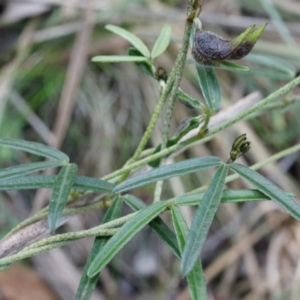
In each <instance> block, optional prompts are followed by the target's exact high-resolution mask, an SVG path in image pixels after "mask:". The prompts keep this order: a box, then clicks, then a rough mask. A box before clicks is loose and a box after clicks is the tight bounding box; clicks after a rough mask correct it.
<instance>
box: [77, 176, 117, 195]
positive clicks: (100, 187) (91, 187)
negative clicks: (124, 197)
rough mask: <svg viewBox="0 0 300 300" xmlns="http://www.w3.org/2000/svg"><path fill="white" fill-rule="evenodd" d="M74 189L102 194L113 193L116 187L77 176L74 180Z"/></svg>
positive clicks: (94, 179)
mask: <svg viewBox="0 0 300 300" xmlns="http://www.w3.org/2000/svg"><path fill="white" fill-rule="evenodd" d="M73 187H74V189H77V190H86V191H94V192H102V193H111V192H112V191H113V188H114V187H115V185H114V184H113V183H110V182H107V181H104V180H101V179H97V178H91V177H86V176H76V177H75V178H74V186H73Z"/></svg>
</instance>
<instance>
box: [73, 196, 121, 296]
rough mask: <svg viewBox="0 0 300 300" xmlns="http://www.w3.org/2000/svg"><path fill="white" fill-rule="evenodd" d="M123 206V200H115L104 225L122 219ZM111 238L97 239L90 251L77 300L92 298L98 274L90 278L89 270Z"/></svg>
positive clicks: (103, 221)
mask: <svg viewBox="0 0 300 300" xmlns="http://www.w3.org/2000/svg"><path fill="white" fill-rule="evenodd" d="M122 204H123V201H122V200H121V198H117V199H115V200H114V201H113V202H112V204H111V206H110V207H109V208H108V210H107V212H106V213H105V216H104V218H103V220H102V224H104V223H107V222H109V221H113V220H115V219H117V218H118V217H120V215H121V210H122ZM109 239H110V238H109V237H96V239H95V242H94V245H93V247H92V249H91V251H90V254H89V257H88V259H87V262H86V264H85V266H84V269H83V272H82V276H81V279H80V283H79V287H78V289H77V293H76V297H75V300H89V299H90V297H91V294H92V292H93V291H94V289H95V286H96V284H97V281H98V275H99V273H98V274H96V275H95V276H94V277H91V278H89V277H88V276H87V272H88V269H89V268H90V266H91V264H92V261H93V260H94V258H95V257H96V255H97V254H98V253H101V252H102V249H103V247H104V245H105V244H106V242H107V241H108V240H109Z"/></svg>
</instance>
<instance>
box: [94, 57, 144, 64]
mask: <svg viewBox="0 0 300 300" xmlns="http://www.w3.org/2000/svg"><path fill="white" fill-rule="evenodd" d="M92 61H93V62H101V63H111V62H112V63H114V62H136V61H148V59H147V58H146V57H144V56H127V55H122V56H121V55H100V56H94V57H93V58H92Z"/></svg>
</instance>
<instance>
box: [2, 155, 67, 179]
mask: <svg viewBox="0 0 300 300" xmlns="http://www.w3.org/2000/svg"><path fill="white" fill-rule="evenodd" d="M64 164H65V162H64V161H59V160H48V161H41V162H35V163H31V164H24V165H19V166H13V167H10V168H6V169H2V170H0V182H1V181H2V180H8V179H12V178H15V177H21V176H24V175H27V174H31V173H35V172H39V171H43V170H46V169H50V168H55V167H59V166H62V165H64Z"/></svg>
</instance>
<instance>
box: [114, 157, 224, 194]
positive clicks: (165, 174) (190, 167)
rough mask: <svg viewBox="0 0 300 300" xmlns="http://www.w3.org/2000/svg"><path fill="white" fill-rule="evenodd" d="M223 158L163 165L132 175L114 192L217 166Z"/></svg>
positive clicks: (190, 160)
mask: <svg viewBox="0 0 300 300" xmlns="http://www.w3.org/2000/svg"><path fill="white" fill-rule="evenodd" d="M221 162H222V161H221V159H220V158H218V157H215V156H207V157H201V158H193V159H188V160H185V161H182V162H178V163H174V164H171V165H167V166H163V167H161V168H157V169H155V170H151V171H149V172H146V173H143V174H141V175H138V176H135V177H132V178H130V179H128V180H126V181H124V182H122V183H121V184H119V185H117V186H116V187H115V189H114V193H121V192H124V191H128V190H131V189H133V188H136V187H139V186H143V185H146V184H148V183H151V182H155V181H158V180H164V179H168V178H171V177H175V176H179V175H183V174H188V173H193V172H196V171H199V170H204V169H207V168H211V167H216V166H218V165H219V164H220V163H221Z"/></svg>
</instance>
